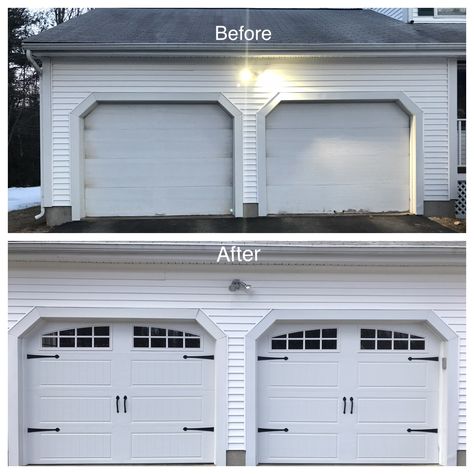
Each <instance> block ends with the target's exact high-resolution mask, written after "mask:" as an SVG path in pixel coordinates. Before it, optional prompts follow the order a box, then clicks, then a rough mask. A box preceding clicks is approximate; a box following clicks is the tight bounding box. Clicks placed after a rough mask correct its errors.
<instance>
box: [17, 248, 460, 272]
mask: <svg viewBox="0 0 474 474" xmlns="http://www.w3.org/2000/svg"><path fill="white" fill-rule="evenodd" d="M221 245H224V246H225V247H226V248H227V249H228V250H229V249H230V247H231V246H232V245H238V246H240V247H241V249H255V248H260V249H261V254H260V255H259V258H258V261H254V262H252V263H247V264H245V263H238V262H234V263H233V264H224V263H217V261H216V259H217V256H218V254H219V251H220V247H221ZM465 252H466V250H465V244H464V243H460V242H434V243H429V244H428V243H426V242H425V243H421V244H418V243H416V242H405V243H403V245H400V243H396V244H394V243H393V242H386V243H385V242H383V243H378V244H377V245H376V246H374V245H373V244H371V243H367V244H363V245H360V243H350V244H346V243H336V242H332V243H314V244H311V243H304V242H302V243H300V244H297V245H281V244H279V243H278V242H268V243H265V242H263V243H262V242H260V243H259V242H255V243H253V244H250V243H239V244H232V243H224V244H223V243H218V242H212V243H210V242H209V243H203V242H200V243H159V244H154V243H139V244H134V243H125V242H124V243H110V242H109V243H98V242H94V243H92V242H91V243H84V242H83V243H78V242H67V243H65V242H12V243H10V244H9V254H10V255H9V259H10V262H37V263H44V262H57V263H66V262H68V263H76V262H79V263H112V264H142V265H157V264H158V265H160V264H161V265H168V264H172V265H215V266H221V267H222V266H224V265H231V266H250V267H252V266H265V265H271V266H293V265H297V266H315V267H386V266H390V267H413V266H422V267H436V266H459V267H462V266H464V265H465Z"/></svg>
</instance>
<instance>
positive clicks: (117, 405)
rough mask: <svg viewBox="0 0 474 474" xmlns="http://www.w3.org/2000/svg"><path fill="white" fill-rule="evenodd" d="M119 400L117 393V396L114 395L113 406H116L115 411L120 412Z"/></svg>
mask: <svg viewBox="0 0 474 474" xmlns="http://www.w3.org/2000/svg"><path fill="white" fill-rule="evenodd" d="M119 401H120V397H119V396H118V395H117V396H116V397H115V406H116V408H117V413H120V408H119Z"/></svg>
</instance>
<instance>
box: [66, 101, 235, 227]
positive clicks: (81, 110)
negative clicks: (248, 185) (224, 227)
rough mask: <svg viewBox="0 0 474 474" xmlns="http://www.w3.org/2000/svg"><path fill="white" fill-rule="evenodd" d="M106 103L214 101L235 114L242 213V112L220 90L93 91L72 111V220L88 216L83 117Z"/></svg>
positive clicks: (203, 102)
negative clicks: (187, 91)
mask: <svg viewBox="0 0 474 474" xmlns="http://www.w3.org/2000/svg"><path fill="white" fill-rule="evenodd" d="M107 103H109V104H110V103H120V104H127V103H128V104H129V103H154V104H156V103H181V104H183V103H195V104H197V103H201V104H206V103H210V104H212V103H214V104H219V105H220V106H221V107H222V108H223V109H224V110H225V111H226V112H227V113H229V114H230V116H231V117H232V118H233V122H234V124H233V160H234V164H233V188H234V191H233V210H234V216H235V217H243V158H242V112H241V111H240V110H239V109H238V108H237V107H236V106H235V105H234V104H232V102H230V100H229V99H227V97H225V96H224V95H223V94H220V93H181V94H176V93H166V92H165V93H160V92H159V93H148V92H94V93H92V94H90V95H89V96H88V97H87V98H86V99H84V100H83V101H82V102H81V103H80V104H79V105H77V106H76V108H75V109H74V110H72V111H71V113H70V134H71V213H72V220H73V221H76V220H80V219H82V218H83V217H85V215H86V213H85V202H84V201H85V197H84V194H85V191H84V161H85V156H84V119H85V118H86V117H87V116H88V115H89V114H90V113H91V112H92V111H93V110H94V109H95V108H97V107H98V106H99V105H100V104H107Z"/></svg>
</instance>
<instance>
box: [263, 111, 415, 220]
mask: <svg viewBox="0 0 474 474" xmlns="http://www.w3.org/2000/svg"><path fill="white" fill-rule="evenodd" d="M266 127H267V131H266V150H267V152H266V153H267V157H266V158H267V203H268V204H267V205H268V213H269V214H281V213H294V214H305V213H332V212H335V211H336V212H342V211H346V212H385V211H387V212H388V211H397V212H399V211H408V209H409V192H410V187H409V180H410V175H409V118H408V116H407V115H406V114H405V113H404V112H403V111H402V110H401V109H400V107H398V106H397V105H396V104H395V103H351V102H344V103H301V102H300V103H290V102H284V103H281V104H280V105H278V106H277V107H276V108H275V110H273V111H272V112H271V113H270V114H269V116H268V117H267V119H266Z"/></svg>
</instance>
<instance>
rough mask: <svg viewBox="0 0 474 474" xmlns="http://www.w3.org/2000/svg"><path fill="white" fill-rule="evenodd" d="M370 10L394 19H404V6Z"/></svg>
mask: <svg viewBox="0 0 474 474" xmlns="http://www.w3.org/2000/svg"><path fill="white" fill-rule="evenodd" d="M371 10H374V11H376V12H377V13H381V14H382V15H387V16H389V17H391V18H395V20H399V21H404V19H405V15H406V13H405V10H407V9H406V8H371Z"/></svg>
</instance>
